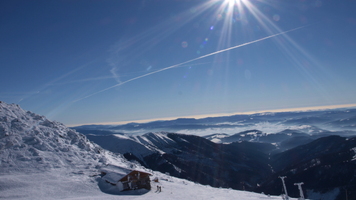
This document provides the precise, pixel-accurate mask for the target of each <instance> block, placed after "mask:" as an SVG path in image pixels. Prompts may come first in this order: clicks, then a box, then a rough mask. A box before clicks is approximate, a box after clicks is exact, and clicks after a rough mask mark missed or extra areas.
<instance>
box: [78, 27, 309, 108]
mask: <svg viewBox="0 0 356 200" xmlns="http://www.w3.org/2000/svg"><path fill="white" fill-rule="evenodd" d="M304 27H306V26H301V27H298V28H294V29H291V30H288V31H284V32H281V33H277V34H274V35H270V36H267V37H264V38H261V39H257V40H254V41H251V42H246V43H243V44H239V45H237V46H233V47H229V48H226V49H222V50H219V51H215V52H213V53H209V54H206V55H203V56H200V57H197V58H194V59H191V60H188V61H185V62H182V63H179V64H176V65H172V66H169V67H166V68H163V69H160V70H156V71H153V72H150V73H147V74H144V75H142V76H137V77H135V78H132V79H129V80H127V81H123V82H120V83H118V84H116V85H113V86H111V87H108V88H106V89H103V90H100V91H98V92H95V93H93V94H90V95H88V96H85V97H83V98H80V99H77V100H75V101H74V102H77V101H80V100H83V99H86V98H88V97H91V96H94V95H96V94H99V93H102V92H105V91H106V90H110V89H112V88H115V87H118V86H120V85H124V84H126V83H128V82H131V81H134V80H137V79H140V78H143V77H146V76H149V75H152V74H156V73H158V72H162V71H166V70H168V69H172V68H175V67H178V66H180V65H184V64H187V63H190V62H193V61H196V60H200V59H202V58H206V57H209V56H213V55H216V54H219V53H223V52H225V51H230V50H232V49H237V48H240V47H243V46H247V45H250V44H254V43H256V42H261V41H263V40H267V39H269V38H273V37H276V36H279V35H283V34H286V33H289V32H292V31H296V30H298V29H301V28H304Z"/></svg>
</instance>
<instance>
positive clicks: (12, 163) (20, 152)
mask: <svg viewBox="0 0 356 200" xmlns="http://www.w3.org/2000/svg"><path fill="white" fill-rule="evenodd" d="M147 137H156V138H155V140H154V139H153V138H150V140H149V141H151V142H150V143H151V145H152V146H155V145H158V144H164V143H166V144H169V143H170V141H169V140H167V138H165V136H164V135H162V136H158V135H155V136H153V135H151V136H150V135H147ZM134 140H140V142H142V143H145V142H149V141H144V138H134ZM152 141H153V142H152ZM0 161H1V162H0V198H1V199H118V198H119V199H236V198H239V199H246V200H256V199H280V197H268V196H267V195H263V194H256V193H250V192H243V191H237V190H231V189H219V188H212V187H209V186H203V185H199V184H195V183H192V182H190V181H186V180H183V179H178V178H173V177H171V176H168V175H165V174H162V173H159V172H152V171H151V172H150V173H152V174H153V177H152V179H153V178H154V177H157V178H158V180H159V182H158V183H156V182H152V183H151V184H152V188H153V189H152V190H150V191H147V190H146V191H142V190H140V191H129V192H122V193H118V192H117V194H118V195H120V196H117V195H110V194H107V193H104V192H108V191H110V192H108V193H111V194H113V193H115V187H114V186H112V185H111V184H109V183H106V182H105V181H103V179H101V177H100V176H99V175H98V173H99V168H102V167H103V166H107V164H111V165H115V166H117V167H118V168H122V169H140V170H146V169H143V167H141V166H139V165H136V164H134V163H131V162H129V161H127V160H126V159H124V158H123V157H122V156H121V155H120V154H115V155H114V154H112V153H110V152H108V151H105V150H103V149H101V148H100V147H99V146H98V145H96V144H94V143H91V142H90V141H89V140H88V139H87V138H86V137H85V136H84V135H82V134H80V133H77V132H76V131H74V130H71V129H69V128H67V127H66V126H64V125H63V124H61V123H58V122H52V121H49V120H47V119H46V118H45V117H43V116H40V115H37V114H35V113H32V112H29V111H24V110H23V109H21V108H20V107H19V106H18V105H14V104H6V103H4V102H0ZM123 171H124V170H123ZM157 185H160V186H161V187H162V192H160V193H156V192H155V189H156V186H157Z"/></svg>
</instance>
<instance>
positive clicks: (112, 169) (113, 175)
mask: <svg viewBox="0 0 356 200" xmlns="http://www.w3.org/2000/svg"><path fill="white" fill-rule="evenodd" d="M132 171H138V172H142V173H147V174H151V173H149V172H146V171H144V170H141V169H140V170H137V169H127V168H123V167H119V166H115V165H107V166H105V167H102V168H101V169H100V172H103V173H105V175H104V176H103V179H104V180H106V181H108V182H110V183H117V182H118V181H119V180H120V179H122V178H124V177H125V176H126V175H127V174H129V173H130V172H132Z"/></svg>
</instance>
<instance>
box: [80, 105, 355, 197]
mask: <svg viewBox="0 0 356 200" xmlns="http://www.w3.org/2000/svg"><path fill="white" fill-rule="evenodd" d="M355 116H356V110H355V109H338V110H327V111H309V112H288V113H265V114H254V115H236V116H230V117H217V118H206V119H177V120H172V121H157V122H151V123H146V124H133V123H131V124H127V125H121V126H81V127H75V128H76V129H77V131H79V132H82V133H84V134H86V136H87V137H88V138H89V139H90V140H91V141H93V142H95V143H97V144H99V145H100V146H102V147H103V148H105V149H107V150H109V151H112V152H116V153H120V154H123V155H124V156H125V157H126V158H127V159H129V160H131V161H135V162H138V163H140V164H141V165H143V166H145V167H147V168H150V169H152V170H158V171H161V172H165V173H169V174H171V175H173V176H176V177H180V178H185V179H188V180H192V181H195V182H199V183H201V184H208V185H212V186H214V187H226V188H229V187H231V188H234V189H240V190H241V189H244V190H249V191H256V192H264V193H269V194H277V195H278V194H280V193H281V188H282V182H281V180H280V179H279V178H278V177H279V176H287V177H288V178H287V179H286V182H287V185H288V188H293V187H296V186H294V185H293V184H294V183H297V182H304V185H303V188H304V189H305V192H306V196H309V198H312V197H313V198H322V195H323V194H324V195H328V196H334V198H332V199H344V198H345V191H344V190H347V192H348V198H351V197H353V198H355V199H356V191H354V190H353V189H352V188H354V186H355V185H356V176H355V174H356V170H355V169H356V156H355V152H356V139H355V138H354V136H356V134H355V124H356V121H355ZM256 124H260V126H256ZM261 124H262V125H263V124H265V125H266V124H267V125H269V126H272V129H271V128H270V127H269V130H268V132H267V131H263V130H259V129H249V128H252V127H262V129H263V128H265V127H263V126H261ZM227 127H229V128H236V127H237V128H239V129H236V130H240V128H241V127H245V128H246V129H245V130H244V131H240V132H237V133H233V134H227V133H224V132H216V133H213V134H205V135H200V136H197V135H191V134H179V133H174V132H164V131H161V132H148V133H146V134H140V135H138V134H136V133H135V134H128V133H126V134H124V133H125V132H127V131H128V132H130V131H132V130H141V131H149V130H162V129H165V128H166V129H167V130H170V131H172V130H177V132H182V130H191V131H192V132H194V130H196V131H198V132H199V133H202V132H203V130H212V129H214V130H216V131H219V130H227V129H226V128H227ZM274 127H277V128H278V129H276V130H278V131H276V132H273V128H274ZM234 130H235V129H234ZM290 195H294V196H298V190H293V191H291V192H290Z"/></svg>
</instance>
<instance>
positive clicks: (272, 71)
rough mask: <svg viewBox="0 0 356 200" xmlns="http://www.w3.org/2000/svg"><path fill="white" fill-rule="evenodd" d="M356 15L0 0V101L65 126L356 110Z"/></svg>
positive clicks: (217, 4)
mask: <svg viewBox="0 0 356 200" xmlns="http://www.w3.org/2000/svg"><path fill="white" fill-rule="evenodd" d="M355 10H356V1H355V0H345V1H334V0H289V1H285V0H231V1H228V0H118V1H116V0H115V1H114V0H103V1H99V0H53V1H48V0H36V1H27V0H22V1H19V0H11V1H1V2H0V27H1V28H0V36H1V37H0V44H1V45H0V61H1V62H0V65H1V73H0V100H2V101H5V102H7V103H17V104H19V105H20V106H21V107H23V108H24V109H26V110H31V111H33V112H36V113H39V114H42V115H45V116H46V117H48V118H50V119H52V120H57V121H60V122H63V123H65V124H67V125H74V124H93V123H96V124H99V123H107V122H122V121H137V120H150V119H158V118H170V117H182V116H196V115H210V114H218V113H236V112H247V111H263V110H273V109H288V108H299V107H315V106H331V105H343V104H355V103H356V92H355V86H356V79H355V75H356V66H355V64H356V56H355V55H356V13H355ZM243 44H245V45H243ZM239 45H242V46H241V47H238V48H232V49H230V50H226V51H221V50H224V49H227V48H230V47H237V46H239ZM219 51H221V52H219ZM205 55H209V56H205Z"/></svg>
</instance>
